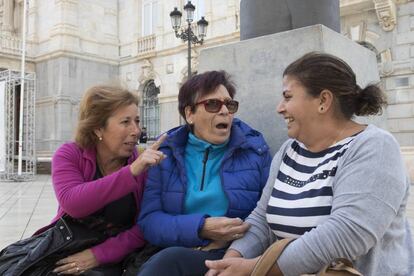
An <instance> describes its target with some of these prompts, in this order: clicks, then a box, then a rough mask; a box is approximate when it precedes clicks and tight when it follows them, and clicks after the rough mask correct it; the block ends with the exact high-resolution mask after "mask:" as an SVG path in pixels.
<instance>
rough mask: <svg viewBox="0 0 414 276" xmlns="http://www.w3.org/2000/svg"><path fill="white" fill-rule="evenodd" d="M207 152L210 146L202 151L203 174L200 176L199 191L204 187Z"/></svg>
mask: <svg viewBox="0 0 414 276" xmlns="http://www.w3.org/2000/svg"><path fill="white" fill-rule="evenodd" d="M209 152H210V147H208V148H206V151H205V152H204V157H203V176H202V177H201V185H200V191H202V190H203V189H204V177H205V176H206V164H207V160H208V154H209Z"/></svg>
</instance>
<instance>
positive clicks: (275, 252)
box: [251, 238, 294, 276]
mask: <svg viewBox="0 0 414 276" xmlns="http://www.w3.org/2000/svg"><path fill="white" fill-rule="evenodd" d="M292 241H294V239H291V238H285V239H283V240H280V241H277V242H275V243H273V244H272V245H271V246H270V247H269V248H268V249H267V250H266V251H265V252H264V253H263V255H262V256H261V257H260V259H259V261H258V262H257V263H256V265H255V266H254V269H253V272H252V274H251V276H263V275H266V274H267V273H268V272H269V271H270V269H271V268H272V266H273V265H274V264H275V262H276V260H277V259H278V258H279V256H280V255H281V254H282V252H283V250H284V249H285V248H286V246H288V244H289V243H291V242H292Z"/></svg>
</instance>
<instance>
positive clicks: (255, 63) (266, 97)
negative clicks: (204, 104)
mask: <svg viewBox="0 0 414 276" xmlns="http://www.w3.org/2000/svg"><path fill="white" fill-rule="evenodd" d="M311 51H321V52H326V53H330V54H333V55H336V56H338V57H340V58H342V59H343V60H345V61H346V62H347V63H348V64H349V65H350V66H351V67H352V68H353V70H354V71H355V73H356V76H357V82H358V84H359V85H360V86H361V87H364V86H365V85H366V84H368V83H378V82H379V75H378V68H377V60H376V57H375V54H374V53H373V52H372V51H370V50H368V49H366V48H364V47H362V46H361V45H359V44H357V43H355V42H353V41H351V40H349V39H348V38H346V37H344V36H343V35H341V34H339V33H337V32H334V31H332V30H330V29H328V28H327V27H325V26H323V25H313V26H309V27H305V28H300V29H295V30H290V31H286V32H281V33H276V34H271V35H267V36H262V37H256V38H253V39H248V40H244V41H240V42H236V43H232V44H227V45H224V46H219V47H214V48H208V49H205V50H203V51H201V54H200V64H199V70H198V71H199V72H204V71H208V70H226V71H227V72H229V73H230V74H231V75H232V76H233V80H234V81H235V83H236V89H237V93H236V97H235V98H236V99H237V100H238V101H240V108H239V112H238V113H237V117H239V118H240V119H242V120H244V121H246V122H247V123H248V124H250V125H251V126H252V127H254V128H256V129H257V130H259V131H261V132H262V133H263V134H264V136H265V138H266V141H267V142H268V143H269V145H270V147H271V150H272V153H275V152H276V151H277V149H278V148H279V147H280V145H281V144H282V143H283V142H284V141H285V140H286V139H287V128H286V124H285V122H284V120H283V118H282V116H280V115H278V114H277V112H276V106H277V104H278V102H279V101H280V99H281V96H282V93H281V92H282V72H283V70H284V69H285V68H286V66H287V65H289V64H290V63H291V62H293V61H294V60H296V59H298V58H299V57H301V56H302V55H304V54H306V53H308V52H311ZM358 120H360V119H359V118H358ZM362 120H363V121H365V122H366V119H365V118H364V119H362ZM368 121H369V122H373V123H375V124H376V125H378V126H380V127H382V128H385V129H386V128H387V126H386V123H387V121H386V116H385V114H383V115H382V116H375V117H372V118H369V119H368Z"/></svg>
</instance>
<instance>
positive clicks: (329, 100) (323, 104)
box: [319, 89, 334, 113]
mask: <svg viewBox="0 0 414 276" xmlns="http://www.w3.org/2000/svg"><path fill="white" fill-rule="evenodd" d="M333 102H334V95H333V93H332V92H331V91H330V90H328V89H324V90H322V91H321V93H320V94H319V112H321V113H325V112H327V111H328V110H330V109H331V108H332V105H333Z"/></svg>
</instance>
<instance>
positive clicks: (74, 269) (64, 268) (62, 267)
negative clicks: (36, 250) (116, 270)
mask: <svg viewBox="0 0 414 276" xmlns="http://www.w3.org/2000/svg"><path fill="white" fill-rule="evenodd" d="M56 265H57V267H56V268H55V269H54V270H53V272H55V273H59V274H73V275H79V274H81V273H83V272H85V271H87V270H89V269H92V268H94V267H97V266H98V265H99V263H98V261H97V260H96V258H95V255H93V253H92V250H90V249H86V250H83V251H81V252H79V253H76V254H73V255H70V256H68V257H66V258H64V259H61V260H59V261H58V262H57V263H56Z"/></svg>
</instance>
